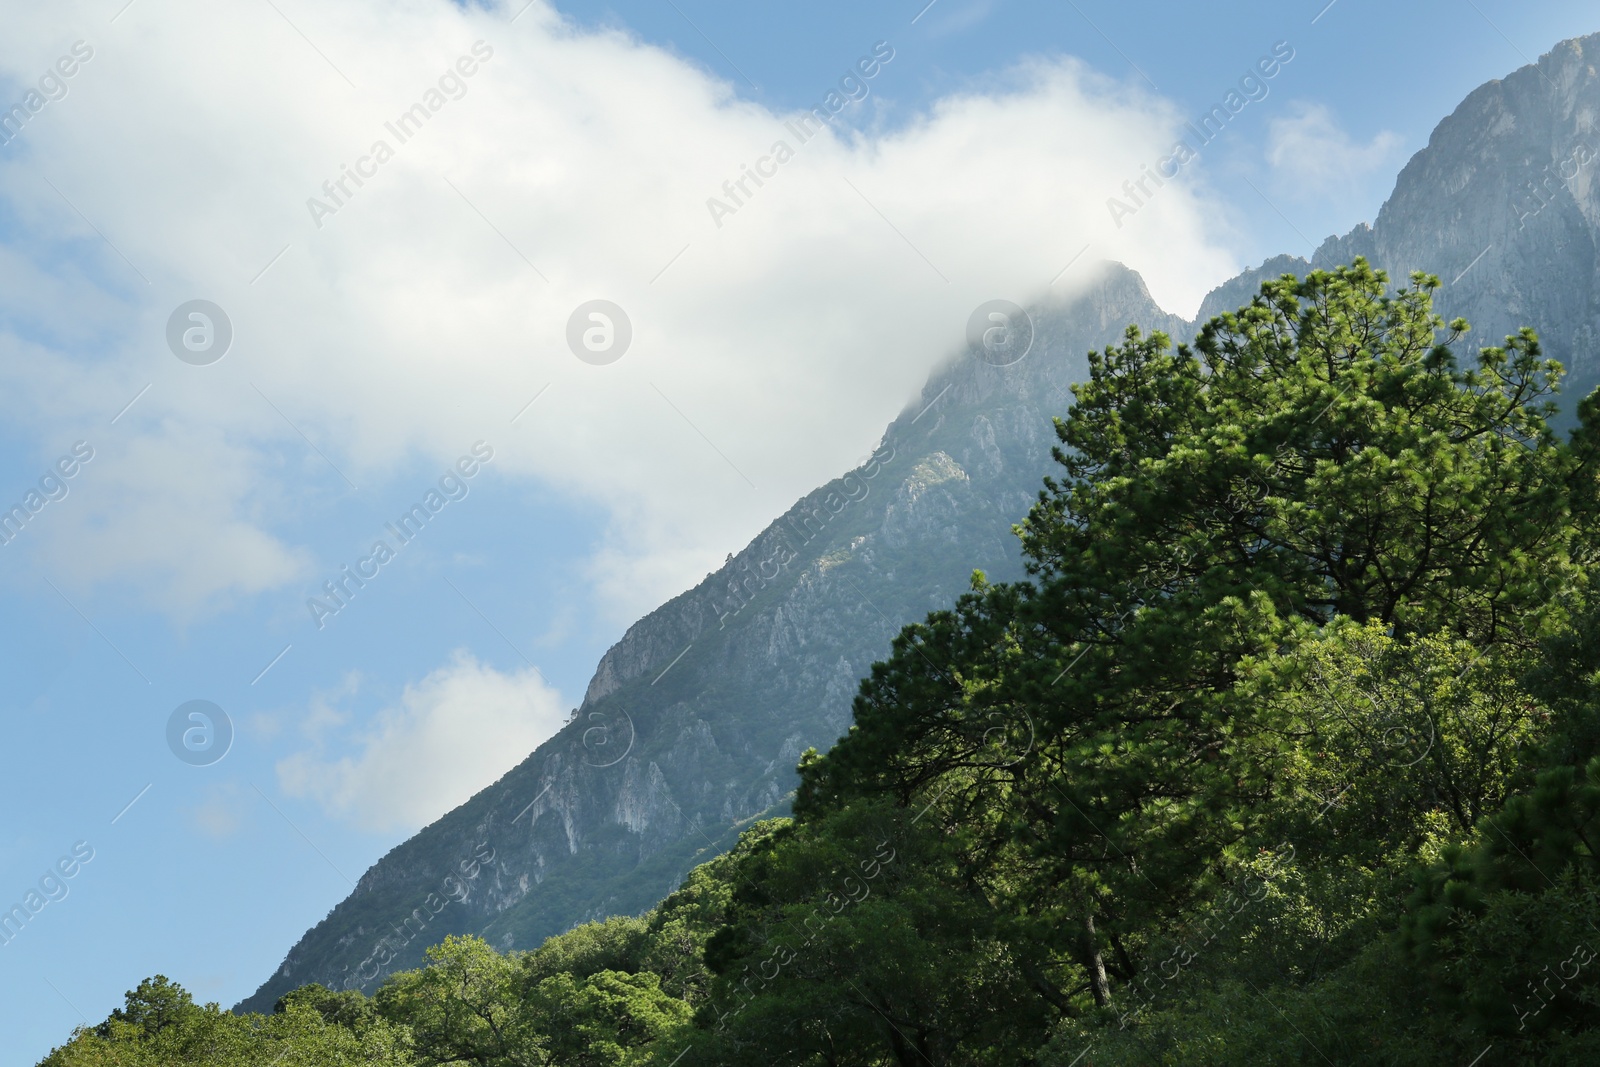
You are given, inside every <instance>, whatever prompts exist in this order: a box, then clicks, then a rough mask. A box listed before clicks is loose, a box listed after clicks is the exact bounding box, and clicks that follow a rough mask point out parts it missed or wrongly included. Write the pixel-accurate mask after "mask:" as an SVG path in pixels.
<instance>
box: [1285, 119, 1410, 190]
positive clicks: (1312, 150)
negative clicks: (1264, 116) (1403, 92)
mask: <svg viewBox="0 0 1600 1067" xmlns="http://www.w3.org/2000/svg"><path fill="white" fill-rule="evenodd" d="M1287 110H1288V112H1289V114H1288V115H1287V116H1283V117H1278V118H1274V119H1273V120H1272V122H1271V123H1270V124H1269V125H1268V127H1267V162H1268V163H1270V164H1271V165H1272V167H1273V169H1274V170H1275V171H1276V172H1277V174H1278V178H1279V184H1280V185H1286V186H1288V187H1290V188H1291V189H1292V190H1293V191H1294V192H1295V193H1296V194H1297V195H1300V196H1320V195H1326V194H1328V193H1332V192H1339V191H1349V189H1350V187H1351V183H1352V181H1354V180H1358V179H1361V178H1364V177H1366V176H1368V175H1370V174H1373V173H1375V172H1377V171H1379V170H1385V169H1387V168H1388V167H1389V165H1390V164H1391V163H1392V162H1393V161H1394V156H1395V152H1396V151H1397V150H1398V149H1399V148H1400V145H1401V143H1402V141H1401V137H1400V135H1399V134H1398V133H1395V132H1393V131H1391V130H1382V131H1379V132H1378V133H1377V134H1375V135H1374V136H1373V138H1372V140H1370V141H1368V142H1366V143H1365V144H1362V143H1361V142H1359V141H1356V140H1355V139H1354V138H1352V137H1351V136H1350V134H1349V133H1348V132H1346V131H1345V129H1344V128H1343V127H1342V126H1340V125H1339V121H1338V119H1337V117H1335V115H1334V113H1333V112H1332V111H1331V110H1330V109H1329V108H1328V107H1326V106H1325V105H1323V104H1313V103H1308V102H1306V101H1296V102H1294V103H1292V104H1289V105H1288V106H1287Z"/></svg>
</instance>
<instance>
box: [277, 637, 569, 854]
mask: <svg viewBox="0 0 1600 1067" xmlns="http://www.w3.org/2000/svg"><path fill="white" fill-rule="evenodd" d="M339 695H340V696H353V695H354V692H353V690H352V688H351V686H350V685H348V684H347V685H346V686H345V687H343V689H342V690H341V691H340V694H339ZM349 720H350V715H349V713H348V712H341V711H339V710H338V709H337V708H336V707H335V706H334V705H333V703H332V702H331V700H330V699H329V698H328V696H327V695H326V694H325V695H323V696H321V697H319V698H318V699H317V700H315V701H313V706H312V708H311V710H310V712H309V714H308V716H307V720H306V723H305V733H306V735H307V737H308V738H310V740H311V745H310V747H309V748H306V749H304V750H302V751H300V752H297V753H295V754H293V755H291V756H289V757H287V758H285V759H283V760H281V761H279V763H278V765H277V771H278V785H279V787H280V788H282V789H283V791H284V792H285V793H287V794H289V795H290V796H294V797H304V798H309V799H312V800H314V801H316V802H317V803H318V804H320V805H321V806H322V808H323V809H324V811H325V813H326V814H328V815H329V816H330V817H332V818H336V819H343V820H348V821H350V822H352V823H354V824H356V825H358V826H360V827H361V828H362V829H365V830H370V831H374V832H387V831H392V830H400V831H405V832H408V833H409V832H412V831H415V830H417V829H420V828H421V827H423V826H425V825H427V824H428V823H430V822H432V821H433V820H434V819H437V818H438V817H439V816H441V815H443V814H445V813H446V812H448V811H450V810H451V809H452V808H455V807H456V806H457V805H459V804H461V803H463V802H465V801H466V800H467V799H468V798H469V797H471V796H472V795H473V794H474V793H476V792H477V791H478V790H480V789H482V788H483V787H484V786H486V785H489V784H490V783H492V782H494V781H495V780H496V779H497V778H499V777H500V776H501V775H503V774H504V773H505V772H506V771H508V770H510V769H511V768H512V767H514V766H516V764H517V763H518V762H520V761H521V760H522V758H523V756H525V755H526V754H527V753H529V752H531V751H533V750H534V749H535V748H536V747H538V745H539V744H540V742H542V741H544V740H545V739H546V738H548V737H550V736H551V735H552V734H554V733H555V732H556V731H557V730H558V729H560V727H561V725H562V723H563V722H565V720H566V709H565V707H564V705H563V702H562V700H561V695H560V694H559V693H558V692H556V691H555V690H554V689H552V688H551V687H549V686H548V685H546V684H545V683H544V681H543V680H542V679H541V678H540V677H539V676H538V674H537V672H535V671H533V670H531V669H529V670H525V671H518V672H515V673H512V674H502V673H501V672H499V671H497V670H495V669H494V668H493V667H490V666H487V665H485V664H483V663H480V662H478V661H477V660H476V659H474V658H473V657H472V656H471V655H469V654H468V653H466V652H460V651H458V652H457V653H456V654H455V655H454V656H453V657H452V659H451V661H450V662H449V663H448V664H446V665H445V666H443V667H440V668H438V669H437V670H435V671H433V672H432V673H431V674H429V675H428V676H427V677H425V678H423V679H422V680H421V681H420V682H418V683H416V684H415V685H408V686H406V688H405V692H404V693H403V694H402V695H401V697H400V700H399V702H398V703H397V704H396V705H395V706H393V707H389V708H384V709H383V710H381V711H380V712H378V713H377V714H376V715H375V716H373V718H372V720H371V721H370V723H368V724H367V725H366V726H365V727H364V728H363V729H361V730H359V731H356V732H355V735H354V736H353V737H345V736H339V737H335V736H334V735H335V734H336V733H338V732H339V731H340V728H341V727H343V726H345V725H347V724H348V722H349ZM334 741H337V742H339V743H338V744H337V745H334V746H330V744H329V743H330V742H334ZM328 747H336V748H337V750H339V751H347V750H352V749H353V750H355V751H356V754H355V755H354V756H343V757H340V758H337V759H330V758H327V757H326V755H325V751H326V749H327V748H328Z"/></svg>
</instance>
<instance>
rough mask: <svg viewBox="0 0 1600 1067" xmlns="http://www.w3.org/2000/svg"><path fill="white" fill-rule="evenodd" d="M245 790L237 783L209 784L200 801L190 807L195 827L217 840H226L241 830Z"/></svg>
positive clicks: (190, 816) (190, 814) (190, 815)
mask: <svg viewBox="0 0 1600 1067" xmlns="http://www.w3.org/2000/svg"><path fill="white" fill-rule="evenodd" d="M245 801H246V798H245V796H244V791H243V790H242V789H241V788H240V787H239V786H238V784H237V783H233V782H228V783H224V784H217V785H211V786H208V787H207V788H206V790H205V795H204V797H203V798H202V799H201V801H200V803H199V804H198V805H196V806H195V807H193V808H190V809H188V814H189V819H190V821H191V822H192V823H193V824H194V827H195V829H197V830H199V831H200V832H201V833H202V834H204V835H206V836H207V837H209V838H211V839H212V840H215V841H225V840H227V839H228V838H230V837H232V836H234V835H235V834H237V833H238V832H239V827H240V826H241V825H242V823H243V812H242V809H243V807H244V803H245Z"/></svg>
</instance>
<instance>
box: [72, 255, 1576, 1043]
mask: <svg viewBox="0 0 1600 1067" xmlns="http://www.w3.org/2000/svg"><path fill="white" fill-rule="evenodd" d="M1438 287H1439V282H1438V280H1437V279H1436V278H1433V277H1430V276H1426V275H1423V274H1415V275H1413V276H1412V277H1411V279H1410V284H1409V285H1408V286H1405V287H1400V288H1391V287H1390V284H1389V280H1388V279H1387V278H1386V277H1384V275H1383V274H1381V273H1380V272H1375V271H1373V270H1372V269H1370V267H1369V266H1368V265H1367V264H1366V263H1365V262H1364V261H1360V260H1357V261H1356V262H1355V263H1354V264H1353V265H1351V266H1349V267H1345V268H1340V269H1338V270H1334V271H1325V272H1323V271H1319V272H1314V273H1311V274H1309V275H1307V276H1306V277H1304V278H1296V277H1293V276H1285V277H1283V278H1281V279H1279V280H1277V281H1273V282H1269V283H1267V284H1265V285H1263V286H1262V288H1261V292H1260V294H1259V295H1258V296H1257V297H1255V298H1254V300H1253V301H1252V302H1251V303H1250V305H1249V306H1248V307H1245V308H1242V309H1240V310H1239V311H1237V312H1235V313H1231V314H1225V315H1222V316H1220V317H1218V318H1216V319H1213V320H1212V321H1210V322H1209V323H1207V324H1206V325H1205V326H1204V328H1203V329H1202V330H1201V331H1200V333H1199V335H1198V337H1197V338H1196V339H1195V341H1194V343H1193V344H1192V345H1188V346H1185V345H1180V346H1177V347H1176V348H1174V346H1173V345H1172V343H1171V341H1170V340H1169V339H1168V338H1167V337H1166V336H1164V335H1162V334H1160V333H1154V334H1151V335H1145V334H1143V333H1141V331H1139V330H1138V329H1137V328H1130V329H1129V330H1128V332H1127V334H1126V337H1125V340H1124V342H1123V343H1122V344H1121V345H1119V346H1110V347H1107V348H1106V349H1105V350H1104V351H1101V352H1096V353H1093V354H1092V355H1091V357H1090V368H1091V372H1090V376H1089V380H1088V381H1086V382H1085V383H1083V384H1082V385H1080V386H1078V387H1077V389H1076V394H1077V402H1076V404H1075V405H1074V406H1073V407H1072V409H1071V410H1070V412H1068V413H1067V414H1066V415H1065V416H1064V417H1063V418H1061V419H1059V420H1058V422H1057V433H1058V436H1059V438H1060V445H1059V446H1058V448H1057V449H1056V451H1055V458H1056V460H1057V461H1058V463H1059V464H1060V468H1061V469H1060V473H1059V474H1057V475H1056V476H1055V477H1053V478H1051V479H1049V480H1047V482H1046V484H1045V487H1044V489H1043V491H1042V492H1041V493H1040V496H1039V500H1038V503H1037V504H1036V505H1035V506H1034V507H1033V509H1032V511H1031V513H1030V514H1029V515H1028V516H1027V517H1026V518H1025V520H1024V521H1022V522H1021V523H1020V524H1019V525H1018V526H1017V527H1016V533H1017V535H1018V537H1020V538H1021V542H1022V545H1023V549H1024V552H1025V554H1026V558H1027V560H1028V575H1029V578H1028V580H1027V581H1025V582H1020V583H1015V584H991V583H989V582H988V581H986V580H985V578H984V576H983V575H982V574H974V576H973V580H972V586H971V590H970V592H968V593H967V594H966V595H964V596H963V597H962V598H961V599H960V601H959V602H958V603H956V604H954V605H952V606H951V607H950V608H949V609H948V610H944V611H939V612H935V613H934V614H932V615H930V616H929V617H928V618H927V619H925V620H924V621H922V622H920V623H917V624H915V625H912V626H909V627H907V628H906V629H905V630H904V631H903V632H902V633H901V634H900V635H899V637H898V638H897V639H896V640H895V642H894V646H893V648H892V650H891V652H890V654H889V656H888V658H887V659H886V660H885V661H884V662H882V663H879V664H877V665H876V666H875V667H874V668H873V670H872V673H871V676H870V677H869V678H868V679H866V680H865V681H864V682H863V683H862V685H861V688H860V692H859V694H858V696H857V697H856V700H855V705H854V722H855V725H854V726H852V727H851V729H850V732H849V734H848V735H847V736H845V737H844V738H842V739H841V740H840V741H839V742H838V744H837V745H836V746H835V747H834V748H833V749H832V750H831V751H829V752H828V753H826V754H818V753H816V752H814V751H813V752H808V753H807V754H806V755H805V756H804V757H803V759H802V761H801V764H800V768H799V771H800V787H799V790H798V792H797V794H796V796H795V799H794V805H793V812H794V814H793V818H792V819H782V820H773V821H770V822H764V823H761V824H758V825H756V826H754V827H752V828H751V829H750V830H748V831H747V832H746V833H745V834H744V835H743V837H742V838H741V839H740V841H739V843H738V845H737V847H736V848H734V850H733V851H732V852H730V853H728V854H726V855H723V856H720V857H718V858H716V859H714V860H712V861H710V862H708V863H706V864H704V865H703V866H700V867H698V868H697V869H695V870H694V871H692V872H691V873H690V874H689V876H688V877H687V879H686V880H685V881H684V883H683V885H682V887H681V888H680V889H679V890H678V891H677V892H675V893H673V894H672V895H671V896H669V897H668V898H667V899H666V900H664V901H662V902H661V903H660V904H659V905H658V906H657V907H655V908H654V909H653V910H652V911H650V912H649V913H648V914H646V915H644V916H642V917H637V918H635V917H622V918H614V919H610V920H608V921H605V922H602V923H595V924H590V925H586V926H581V927H578V928H576V929H574V930H572V931H570V932H568V933H566V934H563V935H561V936H559V937H554V938H551V939H550V940H549V941H547V942H546V943H545V944H544V945H543V946H541V947H539V948H538V949H536V950H533V951H528V952H513V953H509V954H502V953H499V952H496V951H495V950H494V949H493V948H491V947H490V946H489V945H487V944H486V943H484V942H483V941H481V940H477V939H474V938H452V939H449V940H447V941H445V942H444V943H443V944H441V945H438V946H436V947H434V948H433V949H431V950H430V951H429V960H430V962H429V963H428V965H427V966H425V967H422V968H421V969H419V970H415V971H408V972H403V973H399V974H396V975H393V976H391V977H390V978H389V979H388V980H387V981H386V982H385V983H384V985H383V986H382V987H381V988H379V989H378V991H377V993H376V994H375V995H374V996H372V997H366V996H364V995H363V994H361V993H360V992H356V991H337V992H336V991H331V990H328V989H324V988H322V987H320V986H310V987H306V988H302V989H300V990H297V991H295V992H293V993H291V994H289V995H287V996H285V997H283V998H282V999H281V1000H280V1001H279V1003H278V1005H277V1009H276V1011H275V1012H274V1013H273V1014H271V1015H239V1016H235V1015H232V1014H229V1013H226V1012H223V1011H221V1010H220V1009H219V1008H218V1006H217V1005H215V1004H208V1005H199V1004H196V1003H195V1002H194V1001H193V999H192V998H191V997H190V996H189V994H188V993H187V992H185V991H184V990H183V989H182V988H181V987H180V986H178V985H177V984H175V983H172V982H170V981H168V980H167V979H166V978H164V977H159V976H158V977H156V978H153V979H150V980H148V981H145V982H143V983H141V984H140V986H139V987H138V988H137V989H136V990H134V991H132V992H130V993H129V994H128V995H127V1001H126V1005H125V1006H124V1007H123V1008H121V1009H118V1010H117V1011H115V1012H113V1013H112V1015H111V1017H110V1018H108V1019H107V1020H106V1021H105V1022H103V1023H101V1024H100V1025H98V1026H92V1027H86V1028H82V1029H80V1030H79V1031H78V1032H77V1033H75V1034H74V1035H73V1036H72V1039H71V1040H70V1041H69V1042H68V1043H67V1044H65V1045H64V1046H62V1047H60V1048H58V1049H56V1050H55V1051H53V1052H52V1053H51V1054H50V1055H49V1056H48V1057H47V1058H46V1059H45V1060H44V1061H43V1063H44V1065H47V1067H90V1065H95V1067H99V1065H113V1064H116V1065H121V1067H146V1065H150V1067H155V1065H160V1067H172V1065H180V1064H181V1065H190V1064H193V1065H201V1064H204V1065H216V1067H236V1065H237V1067H243V1065H252V1067H268V1065H274V1064H276V1065H281V1067H301V1065H305V1067H312V1065H315V1067H330V1065H340V1064H383V1065H394V1067H400V1065H429V1067H431V1065H445V1064H463V1065H479V1067H534V1065H573V1067H578V1065H582V1067H616V1065H630V1067H631V1065H644V1064H652V1065H660V1067H669V1065H674V1064H678V1065H682V1067H695V1065H699V1064H716V1065H746V1064H748V1065H757V1064H759V1065H763V1067H767V1065H795V1067H798V1065H807V1067H811V1065H829V1067H868V1065H887V1064H894V1065H899V1067H914V1065H924V1067H946V1065H952V1067H953V1065H985V1067H987V1065H1003V1064H1004V1065H1037V1067H1078V1065H1082V1067H1088V1065H1095V1067H1105V1065H1112V1064H1130V1065H1132V1064H1185V1065H1195V1064H1212V1065H1223V1064H1230V1065H1232V1064H1238V1065H1244V1064H1262V1063H1301V1062H1305V1063H1318V1062H1321V1063H1329V1064H1341V1065H1342V1064H1371V1065H1378V1064H1408V1065H1416V1064H1439V1065H1452V1067H1466V1065H1467V1064H1470V1063H1476V1062H1479V1059H1478V1058H1482V1062H1483V1063H1485V1064H1487V1063H1548V1064H1577V1063H1596V1062H1600V961H1596V959H1595V954H1596V951H1600V859H1597V856H1600V853H1597V852H1596V849H1595V845H1596V844H1600V715H1597V709H1600V603H1597V602H1596V601H1595V600H1594V598H1592V597H1591V596H1590V592H1589V590H1590V584H1591V582H1590V575H1591V573H1592V572H1593V570H1594V567H1595V564H1596V562H1597V559H1600V394H1597V395H1596V396H1592V397H1590V398H1588V399H1586V400H1583V401H1582V402H1580V403H1577V404H1576V405H1575V406H1572V407H1570V408H1569V409H1568V416H1567V417H1565V422H1570V423H1571V429H1570V430H1563V431H1562V432H1560V433H1558V432H1557V430H1556V429H1555V428H1554V427H1553V426H1552V420H1554V419H1555V418H1556V417H1557V406H1556V403H1555V396H1556V394H1557V393H1558V390H1559V385H1560V379H1561V373H1562V371H1561V368H1560V366H1559V365H1557V364H1556V363H1555V362H1553V361H1550V360H1547V359H1545V358H1543V357H1542V356H1541V353H1540V348H1539V343H1538V340H1537V337H1536V336H1535V334H1534V332H1533V331H1532V330H1531V329H1524V330H1523V331H1522V332H1521V333H1520V334H1518V335H1517V336H1514V337H1509V338H1506V339H1505V342H1504V344H1503V345H1502V346H1499V347H1489V348H1479V347H1477V346H1475V345H1471V344H1469V341H1468V324H1467V323H1466V322H1464V321H1461V320H1456V321H1454V322H1450V323H1445V322H1444V321H1443V320H1442V319H1441V317H1440V316H1439V315H1437V314H1436V313H1435V312H1434V310H1433V294H1434V292H1435V291H1436V290H1437V289H1438ZM1485 1052H1487V1053H1488V1055H1487V1057H1485V1056H1484V1054H1485Z"/></svg>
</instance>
